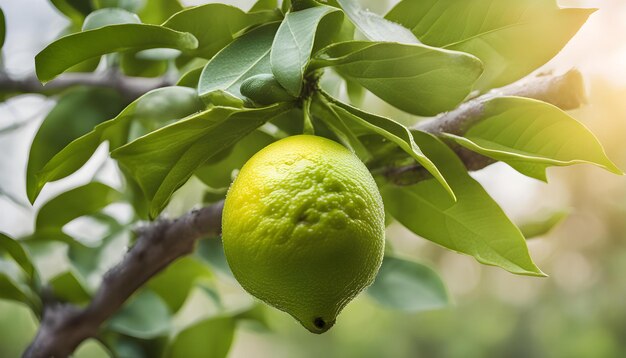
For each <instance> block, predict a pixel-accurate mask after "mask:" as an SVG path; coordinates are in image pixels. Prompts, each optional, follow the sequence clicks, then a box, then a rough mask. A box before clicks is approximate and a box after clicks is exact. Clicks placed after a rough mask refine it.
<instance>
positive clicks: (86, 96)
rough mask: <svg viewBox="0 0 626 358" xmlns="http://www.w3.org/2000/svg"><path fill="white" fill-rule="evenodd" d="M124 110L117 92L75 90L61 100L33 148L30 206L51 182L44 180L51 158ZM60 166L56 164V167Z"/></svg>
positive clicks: (28, 189)
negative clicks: (44, 186)
mask: <svg viewBox="0 0 626 358" xmlns="http://www.w3.org/2000/svg"><path fill="white" fill-rule="evenodd" d="M121 107H122V100H121V98H120V96H119V95H118V94H117V93H116V92H114V91H111V90H105V89H99V88H76V89H73V90H71V91H70V92H68V93H67V94H65V95H63V96H62V97H61V98H60V99H59V101H58V103H57V104H56V106H55V107H54V108H53V109H52V111H50V113H48V115H47V116H46V118H45V119H44V121H43V123H42V124H41V127H40V128H39V131H38V132H37V134H36V135H35V139H34V140H33V143H32V144H31V147H30V154H29V157H28V167H27V169H26V192H27V194H28V199H29V200H30V202H31V203H32V202H34V201H35V199H36V198H37V195H38V194H39V192H40V191H41V189H42V188H43V184H45V183H46V182H47V181H49V180H45V176H46V174H44V173H43V172H45V171H46V169H45V168H49V165H50V161H51V159H52V158H53V157H54V156H55V155H56V154H57V153H59V152H60V151H61V150H62V149H63V148H64V147H65V146H67V145H68V144H69V143H70V142H72V141H73V140H75V139H76V138H78V137H80V136H82V135H84V134H85V133H87V132H89V131H90V130H91V129H92V128H93V127H95V126H96V125H97V124H99V123H101V122H103V121H105V120H107V119H109V118H111V117H113V116H114V115H115V114H117V113H118V112H119V110H120V109H121ZM98 144H99V143H98ZM95 147H97V145H96V146H95ZM93 150H95V148H94V149H93ZM92 152H93V151H92ZM90 156H91V155H89V157H90ZM89 157H87V158H89ZM85 161H86V160H85ZM58 164H59V163H54V165H55V167H56V165H58ZM82 164H84V162H83V163H82ZM82 164H81V165H82ZM55 170H56V168H55Z"/></svg>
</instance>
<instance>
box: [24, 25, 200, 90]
mask: <svg viewBox="0 0 626 358" xmlns="http://www.w3.org/2000/svg"><path fill="white" fill-rule="evenodd" d="M162 47H164V48H174V49H178V50H193V49H195V48H197V47H198V40H196V38H195V37H194V36H193V35H192V34H190V33H186V32H178V31H174V30H171V29H168V28H166V27H161V26H156V25H145V24H119V25H110V26H105V27H101V28H98V29H95V30H89V31H84V32H78V33H75V34H71V35H67V36H64V37H62V38H60V39H58V40H56V41H54V42H53V43H51V44H50V45H48V46H47V47H46V48H44V49H43V50H42V51H41V52H39V53H38V54H37V56H35V69H36V72H37V77H39V80H41V82H43V83H45V82H48V81H50V80H52V79H54V78H55V77H56V76H58V75H60V74H61V73H63V72H64V71H65V70H67V69H68V68H70V67H72V66H74V65H76V64H78V63H81V62H83V61H85V60H88V59H90V58H93V57H96V56H101V55H104V54H107V53H111V52H120V51H126V50H144V49H148V48H162Z"/></svg>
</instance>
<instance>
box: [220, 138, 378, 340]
mask: <svg viewBox="0 0 626 358" xmlns="http://www.w3.org/2000/svg"><path fill="white" fill-rule="evenodd" d="M384 229H385V214H384V208H383V203H382V199H381V197H380V193H379V192H378V188H377V187H376V183H375V182H374V179H373V178H372V176H371V174H370V173H369V171H368V170H367V168H366V167H365V165H363V163H362V162H361V161H360V160H359V159H358V158H357V157H356V156H355V155H354V154H352V153H351V152H350V151H348V150H347V149H346V148H344V147H343V146H341V145H339V144H337V143H335V142H333V141H331V140H328V139H325V138H321V137H316V136H311V135H299V136H292V137H288V138H285V139H282V140H280V141H277V142H275V143H272V144H270V145H268V146H267V147H265V148H264V149H262V150H261V151H259V152H258V153H257V154H255V155H254V156H253V157H252V158H250V160H249V161H248V162H247V163H246V164H245V165H244V166H243V168H242V169H241V171H240V172H239V175H238V176H237V178H236V180H235V181H234V183H233V184H232V186H231V188H230V189H229V191H228V195H227V196H226V202H225V204H224V215H223V220H222V240H223V242H224V251H225V253H226V259H227V260H228V264H229V265H230V267H231V269H232V271H233V273H234V275H235V277H236V278H237V280H238V281H239V283H240V284H241V285H242V286H243V288H244V289H246V290H247V291H248V292H250V293H251V294H252V295H254V296H256V297H257V298H259V299H261V300H263V301H265V302H266V303H268V304H270V305H272V306H274V307H276V308H278V309H280V310H283V311H285V312H287V313H289V314H291V315H292V316H293V317H294V318H296V319H297V320H298V321H300V323H302V325H303V326H304V327H305V328H307V329H308V330H309V331H311V332H313V333H323V332H326V331H327V330H328V329H329V328H330V327H332V326H333V324H334V323H335V319H336V317H337V315H338V314H339V312H340V311H341V310H342V309H343V307H344V306H345V305H346V304H347V303H348V302H350V301H351V300H352V299H353V298H354V297H355V296H356V295H357V294H358V293H359V292H361V291H362V290H363V289H364V288H366V287H367V286H369V285H370V284H371V283H372V281H373V280H374V277H375V276H376V273H377V272H378V269H379V267H380V264H381V262H382V258H383V252H384V246H385V240H384Z"/></svg>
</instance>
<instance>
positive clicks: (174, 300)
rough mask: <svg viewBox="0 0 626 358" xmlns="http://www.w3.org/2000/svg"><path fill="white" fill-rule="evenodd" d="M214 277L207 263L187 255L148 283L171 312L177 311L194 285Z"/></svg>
mask: <svg viewBox="0 0 626 358" xmlns="http://www.w3.org/2000/svg"><path fill="white" fill-rule="evenodd" d="M212 277H213V275H212V274H211V270H209V268H208V267H207V266H206V265H205V264H203V263H201V262H199V261H198V260H197V259H196V258H194V257H185V258H182V259H179V260H177V261H175V262H174V263H172V264H171V265H169V266H168V267H167V268H166V269H165V270H163V271H162V272H160V273H159V274H158V275H157V276H155V277H154V278H152V279H151V280H150V281H149V282H148V284H147V285H148V287H149V288H150V289H151V290H152V291H154V292H155V293H156V294H158V295H159V296H160V297H161V298H162V299H163V301H164V302H165V303H166V304H167V306H168V307H169V309H170V311H171V312H177V311H178V310H179V309H180V308H181V307H182V305H183V303H185V300H186V299H187V296H188V295H189V292H191V289H192V288H193V287H194V285H195V284H196V283H198V281H206V280H209V279H211V278H212Z"/></svg>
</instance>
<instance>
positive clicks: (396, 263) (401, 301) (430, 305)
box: [367, 256, 450, 312]
mask: <svg viewBox="0 0 626 358" xmlns="http://www.w3.org/2000/svg"><path fill="white" fill-rule="evenodd" d="M367 294H368V295H369V296H370V297H372V298H373V299H374V300H376V302H378V303H379V304H381V305H383V306H385V307H389V308H392V309H396V310H401V311H406V312H419V311H427V310H433V309H437V308H442V307H445V306H447V305H449V304H450V298H449V297H448V292H447V291H446V287H445V285H444V283H443V282H442V281H441V278H440V277H439V275H438V274H437V273H436V272H435V271H434V270H433V269H431V268H430V267H428V266H426V265H422V264H420V263H417V262H413V261H408V260H403V259H400V258H397V257H393V256H385V258H384V259H383V264H382V266H381V267H380V270H379V271H378V275H377V276H376V280H375V281H374V283H373V284H372V285H371V286H370V287H368V288H367Z"/></svg>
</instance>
